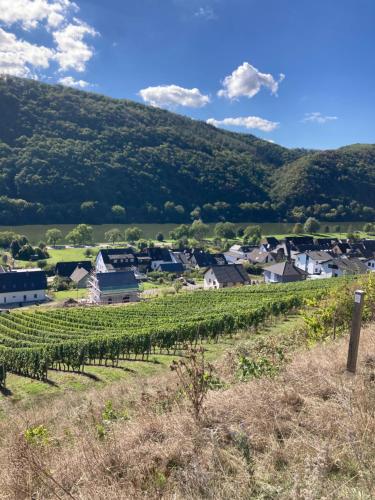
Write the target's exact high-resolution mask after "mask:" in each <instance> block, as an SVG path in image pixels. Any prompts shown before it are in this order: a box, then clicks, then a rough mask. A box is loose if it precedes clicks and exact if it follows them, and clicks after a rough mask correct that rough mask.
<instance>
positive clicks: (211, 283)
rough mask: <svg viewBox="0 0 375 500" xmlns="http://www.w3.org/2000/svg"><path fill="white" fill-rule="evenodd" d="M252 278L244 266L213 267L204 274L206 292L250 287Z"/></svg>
mask: <svg viewBox="0 0 375 500" xmlns="http://www.w3.org/2000/svg"><path fill="white" fill-rule="evenodd" d="M249 283H250V278H249V275H248V274H247V272H246V270H245V268H244V267H243V265H242V264H226V265H223V266H211V267H210V268H209V269H208V270H207V271H206V272H205V274H204V285H203V288H204V289H205V290H210V289H215V288H226V287H228V288H229V287H233V286H239V285H249Z"/></svg>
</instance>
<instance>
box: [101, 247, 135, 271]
mask: <svg viewBox="0 0 375 500" xmlns="http://www.w3.org/2000/svg"><path fill="white" fill-rule="evenodd" d="M136 265H137V258H136V256H135V254H134V251H133V249H132V248H105V249H101V250H100V252H99V253H98V255H97V256H96V261H95V269H96V272H97V273H108V272H112V271H126V270H130V269H132V268H134V267H135V266H136Z"/></svg>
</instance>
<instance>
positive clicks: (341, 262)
mask: <svg viewBox="0 0 375 500" xmlns="http://www.w3.org/2000/svg"><path fill="white" fill-rule="evenodd" d="M368 271H369V269H368V266H366V263H365V262H363V261H362V260H360V259H358V258H357V257H353V258H350V259H348V258H341V259H334V260H333V261H332V262H329V263H328V270H327V273H329V274H330V276H331V277H333V278H337V277H339V276H350V275H356V274H366V273H367V272H368Z"/></svg>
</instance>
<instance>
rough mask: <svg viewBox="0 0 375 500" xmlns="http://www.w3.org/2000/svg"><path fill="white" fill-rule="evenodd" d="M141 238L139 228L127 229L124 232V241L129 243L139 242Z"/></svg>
mask: <svg viewBox="0 0 375 500" xmlns="http://www.w3.org/2000/svg"><path fill="white" fill-rule="evenodd" d="M141 237H142V230H141V229H139V227H129V228H128V229H127V230H126V231H125V240H126V241H129V243H134V242H135V241H138V240H140V239H141Z"/></svg>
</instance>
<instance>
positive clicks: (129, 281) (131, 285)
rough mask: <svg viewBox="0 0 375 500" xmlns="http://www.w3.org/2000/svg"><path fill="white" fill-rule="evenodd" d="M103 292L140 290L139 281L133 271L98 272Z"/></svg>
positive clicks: (97, 277)
mask: <svg viewBox="0 0 375 500" xmlns="http://www.w3.org/2000/svg"><path fill="white" fill-rule="evenodd" d="M96 279H97V281H98V285H99V289H100V291H101V292H104V293H105V292H107V293H108V292H119V293H120V292H121V291H126V290H138V281H137V280H136V278H135V275H134V273H133V271H115V272H109V273H97V274H96Z"/></svg>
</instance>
